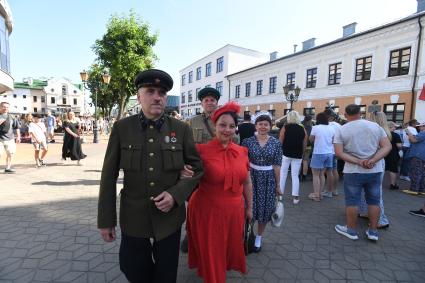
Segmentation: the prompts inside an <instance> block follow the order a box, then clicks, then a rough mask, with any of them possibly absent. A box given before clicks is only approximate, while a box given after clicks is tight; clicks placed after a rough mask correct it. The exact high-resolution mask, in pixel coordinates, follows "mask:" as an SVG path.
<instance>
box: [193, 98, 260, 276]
mask: <svg viewBox="0 0 425 283" xmlns="http://www.w3.org/2000/svg"><path fill="white" fill-rule="evenodd" d="M239 110H240V106H239V105H237V104H236V103H233V102H230V103H227V104H226V105H224V106H223V107H221V108H220V109H218V110H217V111H215V113H214V114H213V116H212V120H213V122H214V123H215V126H216V137H215V138H214V139H213V140H211V141H210V142H209V143H207V144H197V145H196V146H197V149H198V152H199V155H200V156H201V159H202V162H203V166H204V176H203V177H202V179H201V181H200V183H199V187H198V189H197V190H196V191H195V192H194V193H193V195H192V196H191V198H190V201H189V206H188V218H187V224H186V227H187V231H188V240H189V267H190V268H197V269H198V275H199V276H200V277H202V278H203V279H204V282H206V283H222V282H225V281H226V271H227V270H230V269H233V270H237V271H240V272H242V273H246V260H245V254H244V247H243V230H244V224H245V219H248V221H251V219H252V185H251V178H250V176H249V161H248V151H247V149H246V148H244V147H241V146H239V145H237V144H235V143H233V142H232V139H233V136H234V134H235V131H236V125H237V113H238V112H239Z"/></svg>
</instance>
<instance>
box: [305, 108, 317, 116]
mask: <svg viewBox="0 0 425 283" xmlns="http://www.w3.org/2000/svg"><path fill="white" fill-rule="evenodd" d="M303 115H304V116H307V115H309V116H311V117H312V118H314V116H316V109H315V108H314V107H311V108H304V110H303Z"/></svg>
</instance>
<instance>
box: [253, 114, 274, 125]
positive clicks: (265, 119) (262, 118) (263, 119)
mask: <svg viewBox="0 0 425 283" xmlns="http://www.w3.org/2000/svg"><path fill="white" fill-rule="evenodd" d="M261 121H267V122H269V124H270V127H271V126H272V119H270V117H269V116H267V115H261V116H260V117H258V118H257V119H255V124H256V125H257V123H258V122H261Z"/></svg>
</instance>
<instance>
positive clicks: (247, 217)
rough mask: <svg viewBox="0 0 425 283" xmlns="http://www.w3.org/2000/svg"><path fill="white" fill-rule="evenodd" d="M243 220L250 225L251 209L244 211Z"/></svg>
mask: <svg viewBox="0 0 425 283" xmlns="http://www.w3.org/2000/svg"><path fill="white" fill-rule="evenodd" d="M245 218H246V220H248V222H249V223H251V221H252V218H253V214H252V208H247V209H245Z"/></svg>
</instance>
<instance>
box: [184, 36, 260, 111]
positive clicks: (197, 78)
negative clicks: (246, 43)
mask: <svg viewBox="0 0 425 283" xmlns="http://www.w3.org/2000/svg"><path fill="white" fill-rule="evenodd" d="M267 59H268V55H266V54H264V53H261V52H258V51H254V50H250V49H246V48H242V47H238V46H234V45H230V44H228V45H226V46H224V47H222V48H220V49H218V50H216V51H214V52H213V53H211V54H209V55H207V56H205V57H204V58H202V59H199V60H197V61H196V62H194V63H192V64H190V65H189V66H187V67H185V68H184V69H182V70H181V71H180V107H179V109H180V113H181V114H182V116H183V117H188V116H192V115H195V114H199V113H201V112H202V107H201V102H200V101H199V100H198V99H197V97H198V92H199V90H201V89H202V88H204V87H207V86H209V87H213V88H216V89H217V90H219V91H220V93H221V98H220V100H219V105H223V104H225V103H226V102H227V101H229V82H228V80H227V79H226V76H227V75H228V74H230V73H234V72H238V71H240V70H243V69H246V68H249V67H251V66H254V65H257V64H259V63H262V62H265V61H266V60H267Z"/></svg>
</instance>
